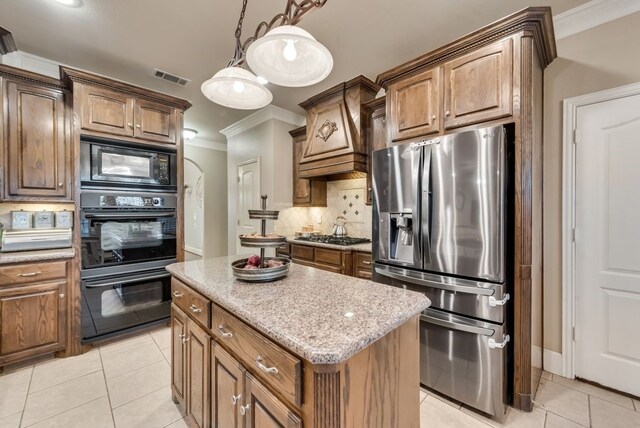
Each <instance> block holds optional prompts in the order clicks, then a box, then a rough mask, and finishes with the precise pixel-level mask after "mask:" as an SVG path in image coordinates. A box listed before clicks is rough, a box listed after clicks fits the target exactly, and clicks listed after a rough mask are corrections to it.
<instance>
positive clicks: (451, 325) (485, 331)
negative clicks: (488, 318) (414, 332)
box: [420, 314, 495, 336]
mask: <svg viewBox="0 0 640 428" xmlns="http://www.w3.org/2000/svg"><path fill="white" fill-rule="evenodd" d="M420 319H421V320H422V321H424V322H427V323H430V324H435V325H439V326H441V327H445V328H448V329H451V330H458V331H464V332H467V333H473V334H479V335H482V336H493V334H494V333H495V331H494V330H492V329H490V328H483V327H477V326H474V325H468V324H460V323H457V322H453V321H446V320H442V319H440V318H435V317H430V316H429V315H424V314H422V315H420Z"/></svg>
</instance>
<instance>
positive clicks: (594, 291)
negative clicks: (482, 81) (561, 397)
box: [575, 95, 640, 395]
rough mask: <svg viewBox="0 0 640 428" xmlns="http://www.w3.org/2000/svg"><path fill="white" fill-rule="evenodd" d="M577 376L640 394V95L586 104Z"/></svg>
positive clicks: (581, 130)
mask: <svg viewBox="0 0 640 428" xmlns="http://www.w3.org/2000/svg"><path fill="white" fill-rule="evenodd" d="M576 139H577V145H576V211H575V213H576V220H575V222H576V223H575V224H576V320H575V328H576V339H575V340H576V343H575V350H576V353H575V363H576V366H575V367H576V370H575V372H576V376H577V377H581V378H584V379H588V380H591V381H594V382H597V383H600V384H602V385H605V386H608V387H611V388H614V389H617V390H620V391H624V392H628V393H631V394H634V395H640V95H636V96H630V97H626V98H619V99H616V100H611V101H606V102H601V103H597V104H591V105H587V106H582V107H578V113H577V138H576Z"/></svg>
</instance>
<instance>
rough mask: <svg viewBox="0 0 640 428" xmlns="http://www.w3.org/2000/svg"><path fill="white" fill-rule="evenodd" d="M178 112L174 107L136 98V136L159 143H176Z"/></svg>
mask: <svg viewBox="0 0 640 428" xmlns="http://www.w3.org/2000/svg"><path fill="white" fill-rule="evenodd" d="M176 122H177V118H176V112H175V109H174V108H172V107H167V106H165V105H162V104H157V103H154V102H151V101H145V100H139V99H138V100H136V108H135V131H134V136H135V137H136V138H142V139H145V140H149V141H156V142H158V143H171V144H175V143H176Z"/></svg>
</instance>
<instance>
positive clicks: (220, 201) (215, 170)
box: [184, 140, 227, 258]
mask: <svg viewBox="0 0 640 428" xmlns="http://www.w3.org/2000/svg"><path fill="white" fill-rule="evenodd" d="M203 141H204V140H203ZM205 144H206V142H205ZM184 156H185V158H189V159H191V160H193V161H194V162H195V163H196V164H198V166H199V167H200V168H201V169H202V172H203V173H204V190H205V191H204V239H203V240H202V242H203V245H202V257H203V258H212V257H221V256H226V255H227V152H225V151H222V150H213V149H209V148H202V147H195V146H190V145H188V144H186V145H185V147H184Z"/></svg>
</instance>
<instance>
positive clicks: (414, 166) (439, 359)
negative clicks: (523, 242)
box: [373, 126, 512, 416]
mask: <svg viewBox="0 0 640 428" xmlns="http://www.w3.org/2000/svg"><path fill="white" fill-rule="evenodd" d="M508 140H509V139H508V136H507V130H506V128H504V127H502V126H498V127H492V128H485V129H480V130H475V131H468V132H461V133H458V134H452V135H447V136H440V137H435V138H433V139H428V140H424V141H421V142H417V143H410V144H405V145H397V146H393V147H389V148H387V149H383V150H378V151H375V152H373V258H374V262H375V264H374V277H373V279H374V281H377V282H382V283H386V284H389V285H394V286H398V287H406V288H409V289H412V290H416V291H420V292H422V293H424V294H426V295H427V296H428V297H429V299H431V307H430V308H429V309H427V310H426V311H425V312H424V313H423V314H422V315H421V322H420V345H421V346H420V352H421V356H420V361H421V363H420V364H421V366H420V381H421V383H422V384H423V385H425V386H427V387H429V388H432V389H434V390H436V391H439V392H441V393H442V394H444V395H447V396H449V397H451V398H453V399H455V400H458V401H460V402H463V403H466V404H468V405H470V406H472V407H475V408H477V409H479V410H481V411H483V412H486V413H489V414H492V415H496V416H503V415H504V413H505V412H506V403H507V401H508V400H509V396H508V394H509V393H508V384H507V378H508V375H507V373H508V361H509V358H510V348H511V347H510V346H509V340H510V337H509V334H508V329H507V325H508V323H507V319H508V315H507V314H508V305H509V298H510V296H509V290H510V287H511V282H512V281H511V279H510V278H509V277H510V276H512V275H511V274H510V269H507V266H508V263H507V261H508V258H509V256H508V254H507V249H508V248H509V247H510V246H509V245H508V242H507V229H508V228H509V227H510V226H509V225H510V222H509V221H508V211H509V209H508V206H509V198H508V197H507V193H508V192H507V186H508V175H509V171H510V168H508V166H507V165H508V162H507V149H508V147H507V144H508ZM511 251H512V250H511Z"/></svg>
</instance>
